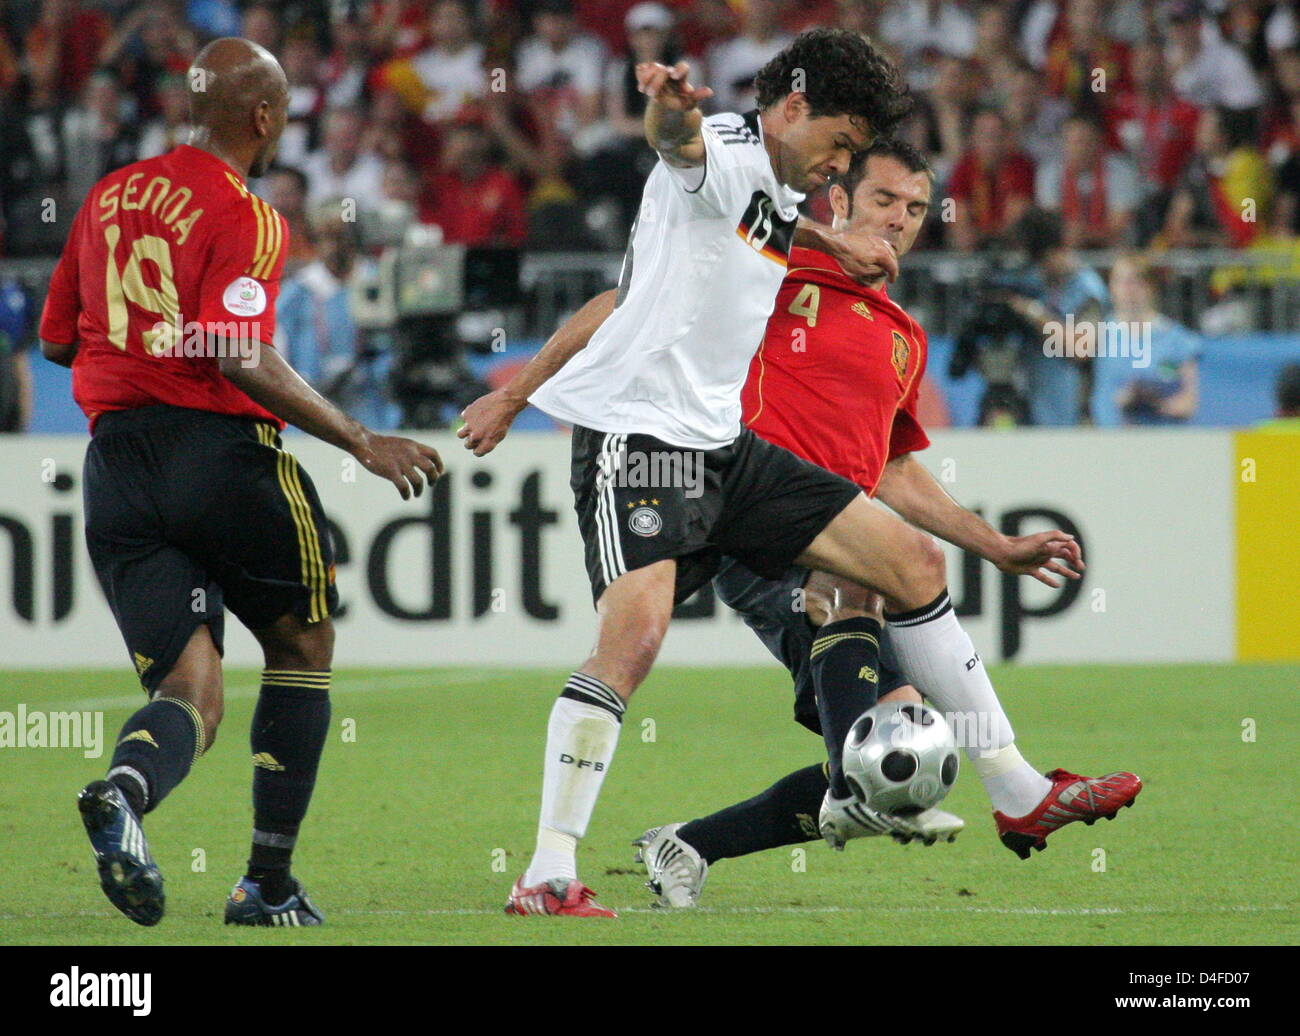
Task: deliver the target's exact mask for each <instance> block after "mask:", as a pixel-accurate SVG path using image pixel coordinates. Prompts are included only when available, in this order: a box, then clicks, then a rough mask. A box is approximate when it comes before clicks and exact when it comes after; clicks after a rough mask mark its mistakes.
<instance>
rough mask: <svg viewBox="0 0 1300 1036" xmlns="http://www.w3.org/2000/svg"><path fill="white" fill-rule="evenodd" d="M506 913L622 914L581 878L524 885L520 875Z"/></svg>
mask: <svg viewBox="0 0 1300 1036" xmlns="http://www.w3.org/2000/svg"><path fill="white" fill-rule="evenodd" d="M506 913H507V914H514V915H515V916H517V917H527V916H529V915H530V914H549V915H550V916H552V917H618V914H616V913H614V911H612V910H610V909H609V908H608V907H603V906H601V905H600V904H599V903H597V902H596V893H594V892H592V891H591V889H589V888H587V886H586V885H584V884H583V883H582V882H580V881H579V880H578V879H577V878H574V879H573V880H572V881H568V882H566V881H565V880H564V879H563V878H552V879H551V880H550V881H545V882H542V884H540V885H533V886H532V887H531V888H525V887H524V879H523V877H522V876H520V878H519V880H518V881H516V882H515V887H514V888H512V889H511V890H510V898H509V899H508V900H506Z"/></svg>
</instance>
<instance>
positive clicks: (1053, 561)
mask: <svg viewBox="0 0 1300 1036" xmlns="http://www.w3.org/2000/svg"><path fill="white" fill-rule="evenodd" d="M995 564H996V565H997V566H998V568H999V570H1001V571H1003V572H1011V573H1014V574H1015V575H1020V576H1033V577H1034V578H1035V579H1037V580H1038V581H1039V582H1040V583H1046V584H1047V585H1048V586H1050V587H1053V588H1057V587H1059V586H1060V585H1061V582H1060V580H1059V579H1057V578H1055V577H1056V576H1064V577H1065V578H1066V579H1082V578H1083V570H1084V568H1085V567H1087V566H1085V565H1084V563H1083V551H1082V550H1080V549H1079V544H1078V542H1077V541H1076V540H1075V538H1074V537H1073V536H1071V535H1070V534H1069V533H1068V532H1062V531H1061V530H1060V529H1052V530H1050V531H1049V532H1036V533H1034V534H1033V535H1032V536H1012V537H1010V538H1008V540H1007V543H1006V547H1005V549H1004V551H1003V553H1002V555H1001V557H999V558H997V559H996V561H995Z"/></svg>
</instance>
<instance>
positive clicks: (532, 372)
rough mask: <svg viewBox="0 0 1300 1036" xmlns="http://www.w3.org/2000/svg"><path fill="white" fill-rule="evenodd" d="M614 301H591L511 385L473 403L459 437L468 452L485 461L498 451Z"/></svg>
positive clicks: (606, 296) (608, 295)
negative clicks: (534, 397)
mask: <svg viewBox="0 0 1300 1036" xmlns="http://www.w3.org/2000/svg"><path fill="white" fill-rule="evenodd" d="M614 299H615V292H614V291H612V290H611V291H606V292H602V293H601V294H599V295H597V296H595V298H592V299H589V300H588V301H587V302H586V303H585V304H584V305H583V307H582V308H581V309H579V310H578V311H577V312H576V313H574V314H573V316H571V317H569V319H568V320H566V321H565V322H564V324H562V325H561V326H560V328H559V330H557V331H556V332H555V334H553V335H551V337H550V338H548V339H547V340H546V344H545V345H543V346H542V348H541V349H539V350H538V351H537V354H536V355H535V356H534V357H533V358H532V359H531V360H529V361H528V363H527V364H525V365H524V367H523V368H522V369H521V370H520V371H519V372H518V373H517V374H515V376H514V377H513V378H511V379H510V381H508V382H507V383H506V384H505V385H503V386H502V387H501V388H499V389H496V390H495V391H492V392H489V393H488V394H487V395H486V396H481V397H480V398H478V399H476V400H474V402H473V403H471V404H470V405H469V406H467V407H466V408H465V409H464V411H462V413H461V417H462V418H464V421H465V423H464V424H463V425H461V427H460V428H459V429H457V431H456V434H457V435H458V436H459V437H460V438H462V439H464V440H465V448H466V449H467V450H473V451H474V455H475V456H476V457H482V456H485V455H486V454H488V453H491V452H492V450H494V449H495V448H496V446H497V444H498V443H500V442H501V440H502V439H504V438H505V437H506V433H507V432H508V431H509V430H510V425H511V424H512V423H513V421H514V419H515V418H516V417H518V416H519V414H520V412H521V411H522V410H523V409H524V407H526V406H527V405H528V397H529V396H531V395H532V394H533V393H534V392H536V391H537V390H538V389H539V388H541V387H542V386H543V385H545V384H546V383H547V382H548V381H550V379H551V378H553V377H554V376H555V375H556V374H557V373H558V372H559V371H560V370H561V369H562V368H563V367H564V365H565V364H566V363H568V362H569V361H570V360H571V359H573V357H574V356H576V355H577V354H578V353H580V352H581V351H582V350H583V349H585V348H586V347H587V343H588V342H589V341H591V336H592V335H594V334H595V333H596V329H597V328H599V327H600V325H601V324H603V323H604V322H605V319H606V318H607V317H608V316H609V315H610V313H612V312H613V311H614Z"/></svg>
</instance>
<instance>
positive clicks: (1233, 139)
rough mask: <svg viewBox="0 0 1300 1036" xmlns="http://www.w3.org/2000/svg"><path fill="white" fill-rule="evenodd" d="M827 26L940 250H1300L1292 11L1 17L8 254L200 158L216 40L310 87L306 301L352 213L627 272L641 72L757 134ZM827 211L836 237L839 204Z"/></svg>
mask: <svg viewBox="0 0 1300 1036" xmlns="http://www.w3.org/2000/svg"><path fill="white" fill-rule="evenodd" d="M818 24H822V25H825V24H829V25H839V26H842V27H846V28H849V29H852V30H856V31H861V32H864V33H867V34H869V35H870V36H871V37H872V38H873V39H875V40H877V41H878V42H879V43H881V44H882V45H883V46H884V47H885V48H886V49H887V50H888V52H889V53H890V54H891V56H893V57H894V58H895V59H896V60H897V62H898V63H899V65H900V67H902V68H903V69H904V70H905V72H906V75H907V77H908V80H909V82H910V85H911V87H912V90H913V92H914V96H915V99H916V102H917V104H916V110H915V113H914V115H913V116H912V117H911V118H910V119H909V121H908V122H907V123H906V125H905V128H904V130H903V135H904V136H906V137H907V138H909V139H910V141H911V142H912V143H914V144H916V145H918V146H920V147H921V148H923V149H924V151H925V152H926V153H927V154H928V155H930V156H931V157H932V160H933V164H934V167H935V170H936V174H937V183H936V191H935V199H936V206H935V218H932V219H931V220H930V221H929V225H928V227H927V229H926V231H925V236H924V237H923V239H922V240H921V241H920V242H918V247H922V248H942V249H948V250H953V251H956V252H961V253H979V252H982V251H986V250H991V249H992V250H996V249H1001V248H1005V247H1018V246H1019V245H1020V244H1021V241H1020V233H1019V229H1018V228H1020V227H1021V226H1022V224H1021V221H1022V220H1023V219H1024V218H1025V217H1026V215H1027V214H1028V215H1030V216H1031V218H1040V217H1041V216H1042V214H1043V213H1044V212H1045V213H1049V214H1052V217H1051V218H1052V219H1053V220H1054V221H1055V224H1056V226H1057V227H1058V228H1059V248H1061V249H1064V250H1066V251H1071V250H1074V249H1088V248H1094V247H1104V248H1125V247H1127V248H1135V249H1143V250H1148V251H1152V250H1154V251H1159V250H1162V249H1168V248H1188V247H1197V248H1199V247H1207V246H1215V247H1225V248H1232V249H1275V250H1276V249H1282V250H1283V251H1284V252H1288V254H1295V253H1294V249H1293V243H1294V242H1295V241H1296V240H1297V237H1298V236H1300V3H1298V2H1296V0H1276V2H1275V0H1070V2H1068V3H1066V2H1062V0H966V2H961V0H664V2H661V3H656V2H634V0H518V2H511V0H283V2H278V3H270V2H265V0H142V2H140V0H39V2H36V0H33V2H30V3H28V2H15V0H0V109H2V110H3V112H4V117H3V119H0V257H2V256H32V255H55V254H57V252H58V250H59V248H60V246H61V244H62V240H63V237H64V235H65V233H66V229H67V227H68V225H69V223H70V219H69V220H65V219H59V218H55V217H54V216H53V215H52V214H53V213H59V212H71V211H74V210H75V208H76V206H77V205H78V204H79V203H80V201H81V199H82V198H83V197H84V196H85V194H86V192H87V191H88V190H89V188H90V186H91V185H92V184H93V183H94V182H95V181H96V180H97V179H98V178H99V177H101V176H103V175H104V174H105V173H107V172H108V171H110V170H112V169H114V168H117V167H120V166H122V165H124V164H126V163H129V162H132V161H135V160H137V159H140V158H145V157H148V156H152V155H156V154H159V153H161V152H163V151H165V150H167V149H169V148H170V147H172V146H173V145H175V144H177V143H181V142H184V141H185V139H186V134H187V131H188V128H187V126H186V117H187V111H186V89H187V84H186V79H185V76H186V71H187V68H188V67H189V63H190V61H191V59H192V57H193V55H194V54H195V53H196V51H197V49H198V48H199V47H200V46H202V44H203V43H204V42H205V41H206V40H208V39H211V38H213V37H216V36H222V35H242V36H245V37H247V38H249V39H251V40H254V41H256V42H258V43H261V44H262V45H264V46H266V47H267V48H268V49H269V50H271V51H272V52H273V53H274V54H276V55H277V56H278V57H279V59H280V61H281V63H282V64H283V66H284V69H285V72H286V74H287V76H288V79H289V82H290V87H291V100H290V112H289V125H288V128H287V129H286V132H285V134H284V137H283V141H282V144H281V147H280V154H279V158H278V162H277V166H276V168H275V169H274V170H273V171H272V172H271V173H270V174H269V175H268V176H266V177H265V178H264V179H263V181H262V182H261V184H259V185H258V186H257V189H258V191H259V193H261V194H263V195H264V196H265V197H266V198H267V200H269V201H270V202H271V203H272V204H273V205H274V206H275V207H276V208H277V209H278V210H279V211H280V212H281V213H282V214H283V215H284V216H285V217H286V219H287V220H288V222H289V225H290V228H291V235H292V236H291V252H290V255H289V261H288V264H287V266H286V271H285V276H286V282H288V281H289V280H291V279H292V278H294V277H297V276H298V275H299V274H300V273H303V272H304V271H306V272H307V273H308V274H310V273H311V269H312V267H313V265H314V267H315V269H316V271H317V273H316V281H317V282H319V283H317V284H316V285H315V287H316V288H317V289H319V290H326V289H327V288H328V285H329V283H332V281H331V279H333V280H334V281H337V280H338V279H339V278H340V277H342V276H344V275H346V273H347V270H348V269H350V265H351V263H352V262H353V258H352V253H353V252H354V250H355V249H354V248H352V247H351V246H350V245H349V243H348V242H347V241H344V242H343V245H342V246H339V244H338V242H337V241H335V240H333V239H334V238H337V237H338V231H337V228H330V227H329V226H327V224H329V223H331V222H334V221H336V217H334V216H331V215H326V216H324V217H322V212H327V213H328V212H330V211H331V210H330V209H329V206H335V208H334V209H333V210H332V211H333V212H335V213H336V212H337V208H336V206H337V202H338V200H339V199H349V200H350V201H351V203H352V204H354V205H355V206H357V207H358V208H359V209H360V210H362V211H363V212H365V211H373V212H379V213H384V214H386V216H387V218H389V219H393V220H396V221H398V222H401V221H402V220H406V221H407V222H411V221H419V222H421V223H424V224H428V225H431V226H436V227H438V228H440V233H441V236H442V239H443V240H445V241H447V242H453V243H463V244H466V245H469V246H496V247H502V246H504V247H510V248H521V249H529V250H604V251H616V250H619V249H621V248H622V246H623V242H624V241H625V240H626V235H627V231H628V228H629V226H630V224H631V222H632V220H633V219H634V217H635V215H636V211H637V207H638V205H639V199H640V189H641V185H642V183H643V181H644V178H645V176H646V174H647V173H648V171H649V169H650V167H651V166H652V164H653V162H654V160H655V156H654V154H653V152H651V151H650V150H649V148H648V147H647V146H646V144H645V142H644V139H643V136H642V130H641V123H640V115H641V112H642V110H643V106H644V98H643V97H642V96H641V95H640V94H639V93H638V92H637V90H636V85H635V77H634V73H633V68H634V65H635V63H636V62H638V61H642V60H658V61H664V62H669V63H671V62H672V61H673V60H675V59H678V58H684V59H685V60H687V61H689V62H690V63H691V65H692V67H693V69H694V71H693V73H692V78H693V79H694V80H695V81H697V82H701V83H704V84H707V85H709V86H711V87H712V88H713V89H714V91H715V94H714V97H713V98H712V99H711V101H710V102H709V103H710V105H711V107H712V109H713V110H732V111H735V110H745V109H747V108H749V107H751V106H752V105H753V88H752V78H753V75H754V73H755V72H756V71H757V70H758V68H759V67H760V66H761V65H762V64H763V63H764V62H765V61H767V60H768V59H769V58H770V57H771V56H773V55H774V54H775V53H777V52H778V51H779V50H780V49H781V48H782V47H783V46H784V45H785V44H786V43H787V42H789V40H790V39H791V38H792V37H793V35H794V34H796V33H798V32H799V31H800V30H802V29H804V28H806V27H809V26H811V25H818ZM810 74H814V75H815V74H816V70H810ZM807 204H808V208H809V211H810V213H811V214H812V215H814V216H816V217H819V218H822V219H828V218H829V208H828V206H827V203H826V201H825V197H824V192H823V196H820V197H815V198H812V199H810V200H809V202H808V203H807ZM322 269H323V270H324V274H328V276H325V275H324V274H322V273H321V272H320V271H321V270H322ZM1130 272H1131V271H1130ZM1138 272H1139V273H1141V270H1140V269H1139V271H1138ZM1087 279H1088V280H1089V281H1090V285H1091V287H1095V288H1097V289H1098V291H1097V293H1098V294H1099V293H1101V292H1104V290H1105V289H1104V287H1103V286H1102V284H1101V278H1100V277H1099V276H1097V275H1096V274H1094V275H1093V276H1092V278H1087ZM0 287H3V285H2V284H0ZM312 290H313V282H312V280H311V278H310V276H309V277H308V280H307V282H306V284H305V286H304V291H306V292H307V294H308V295H309V296H310V294H311V291H312ZM294 294H295V293H294V292H290V291H287V290H286V292H285V295H284V298H285V300H291V299H292V298H293V297H294ZM5 297H6V296H5V293H4V292H3V291H0V300H3V299H4V298H5ZM0 308H3V306H0ZM2 315H3V314H0V316H2ZM10 322H11V323H12V322H13V321H12V320H11V321H10ZM291 322H292V321H291ZM299 322H300V323H304V322H305V323H311V322H310V321H299ZM346 336H347V332H346V329H344V337H346ZM3 348H4V347H3V342H0V352H3ZM1180 348H1181V349H1182V350H1183V352H1182V353H1180V356H1181V355H1183V354H1184V353H1185V354H1186V355H1187V356H1189V357H1191V358H1193V359H1194V354H1195V349H1194V346H1190V345H1187V344H1186V343H1185V342H1184V343H1182V345H1181V346H1180ZM1187 387H1188V386H1187V385H1186V384H1184V382H1183V380H1180V381H1179V383H1178V385H1175V386H1174V387H1173V388H1171V389H1169V391H1168V392H1167V393H1166V394H1167V395H1173V396H1179V398H1180V402H1179V403H1178V404H1177V405H1175V406H1174V407H1172V408H1171V409H1170V411H1169V413H1168V414H1166V415H1165V416H1167V417H1169V418H1170V419H1173V420H1179V419H1183V418H1184V417H1185V411H1186V402H1187V400H1186V389H1187ZM1180 394H1181V395H1180ZM1076 416H1077V415H1075V414H1073V413H1072V414H1071V415H1070V416H1069V422H1072V421H1073V420H1074V419H1075V417H1076ZM1069 422H1067V423H1069Z"/></svg>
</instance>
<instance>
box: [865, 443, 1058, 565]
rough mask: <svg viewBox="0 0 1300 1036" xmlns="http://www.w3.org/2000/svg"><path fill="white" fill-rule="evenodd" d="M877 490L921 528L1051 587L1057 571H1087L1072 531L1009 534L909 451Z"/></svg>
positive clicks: (887, 469) (887, 471)
mask: <svg viewBox="0 0 1300 1036" xmlns="http://www.w3.org/2000/svg"><path fill="white" fill-rule="evenodd" d="M876 496H877V497H879V498H880V500H881V501H882V502H884V503H886V504H888V505H889V506H890V507H892V508H893V509H894V510H895V511H897V512H898V513H899V514H900V515H901V516H902V517H903V518H904V519H906V520H907V521H909V522H911V523H912V524H913V525H915V526H917V527H918V528H921V529H924V530H925V531H926V532H928V533H931V534H932V535H935V536H938V537H939V538H940V539H943V540H947V541H948V542H949V543H953V544H956V545H957V546H958V547H961V548H962V549H963V550H969V551H970V552H971V553H973V554H978V555H979V556H980V557H982V558H984V559H986V560H988V561H991V562H993V564H995V565H996V566H997V567H998V568H999V569H1000V570H1001V571H1003V572H1014V573H1016V574H1017V575H1027V576H1033V577H1034V578H1035V579H1037V580H1038V581H1039V582H1040V583H1046V584H1047V585H1048V586H1052V587H1058V586H1060V585H1061V583H1060V581H1059V580H1058V579H1056V578H1055V576H1064V577H1066V578H1067V579H1079V578H1081V576H1082V573H1083V568H1084V564H1083V553H1082V551H1080V549H1079V544H1078V542H1077V541H1076V540H1075V538H1074V537H1073V536H1071V535H1070V534H1069V533H1068V532H1062V531H1061V530H1060V529H1052V530H1049V531H1048V532H1038V533H1034V534H1033V535H1030V536H1004V535H1003V534H1002V533H1000V532H998V530H997V529H995V528H993V526H991V525H990V524H989V523H988V522H986V521H985V520H984V519H983V518H981V517H980V516H979V515H977V514H976V513H975V512H974V511H968V510H966V508H964V507H962V506H961V504H959V503H957V501H956V500H954V499H953V498H952V497H951V496H949V495H948V494H947V492H945V491H944V488H943V487H942V486H941V485H939V483H938V482H937V481H936V480H935V477H934V476H933V475H931V474H930V472H929V471H927V470H926V468H925V466H924V465H923V464H921V463H920V462H919V461H918V460H917V459H916V458H915V457H913V456H912V455H911V454H910V453H904V454H902V455H901V456H898V457H895V458H894V459H893V460H891V461H890V462H889V463H888V464H886V465H885V470H884V472H883V473H882V474H881V476H880V484H879V485H878V486H877V487H876ZM1053 573H1054V574H1055V576H1054V575H1053Z"/></svg>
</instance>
